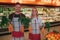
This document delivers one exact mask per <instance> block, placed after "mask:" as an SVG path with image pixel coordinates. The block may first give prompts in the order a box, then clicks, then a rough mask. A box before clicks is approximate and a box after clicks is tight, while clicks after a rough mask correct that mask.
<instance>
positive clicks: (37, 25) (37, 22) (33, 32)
mask: <svg viewBox="0 0 60 40" xmlns="http://www.w3.org/2000/svg"><path fill="white" fill-rule="evenodd" d="M41 28H42V19H41V18H40V17H38V11H37V9H36V8H32V14H31V23H30V30H29V39H30V40H41V38H40V29H41Z"/></svg>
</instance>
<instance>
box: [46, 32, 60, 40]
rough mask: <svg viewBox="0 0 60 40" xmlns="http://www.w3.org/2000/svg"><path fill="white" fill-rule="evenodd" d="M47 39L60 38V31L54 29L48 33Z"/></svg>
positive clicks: (56, 39)
mask: <svg viewBox="0 0 60 40" xmlns="http://www.w3.org/2000/svg"><path fill="white" fill-rule="evenodd" d="M46 38H47V39H46V40H60V33H59V32H56V31H53V32H50V33H48V34H47V35H46Z"/></svg>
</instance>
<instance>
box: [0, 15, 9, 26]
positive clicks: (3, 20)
mask: <svg viewBox="0 0 60 40" xmlns="http://www.w3.org/2000/svg"><path fill="white" fill-rule="evenodd" d="M7 22H8V19H7V17H6V16H3V17H2V22H1V26H4V25H5V24H6V25H7Z"/></svg>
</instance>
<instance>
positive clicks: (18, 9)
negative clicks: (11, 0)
mask: <svg viewBox="0 0 60 40" xmlns="http://www.w3.org/2000/svg"><path fill="white" fill-rule="evenodd" d="M20 9H21V6H20V5H18V4H17V5H15V11H16V12H20Z"/></svg>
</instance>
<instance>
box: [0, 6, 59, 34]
mask: <svg viewBox="0 0 60 40" xmlns="http://www.w3.org/2000/svg"><path fill="white" fill-rule="evenodd" d="M36 9H37V11H38V16H39V17H40V18H42V21H43V23H45V22H46V21H48V22H50V23H51V24H54V23H59V24H60V7H58V8H57V7H55V8H54V7H53V8H52V7H45V6H36ZM13 12H14V7H13V6H9V5H2V6H0V17H1V18H2V16H4V15H5V16H6V17H7V18H8V16H9V14H11V13H13ZM20 12H21V13H23V14H25V15H26V17H29V18H31V13H32V7H29V6H22V8H21V11H20ZM1 18H0V20H1ZM1 21H2V20H1ZM1 30H4V31H2V32H1ZM7 30H8V29H7V27H4V28H1V27H0V33H1V34H2V33H6V32H8V31H7Z"/></svg>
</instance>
